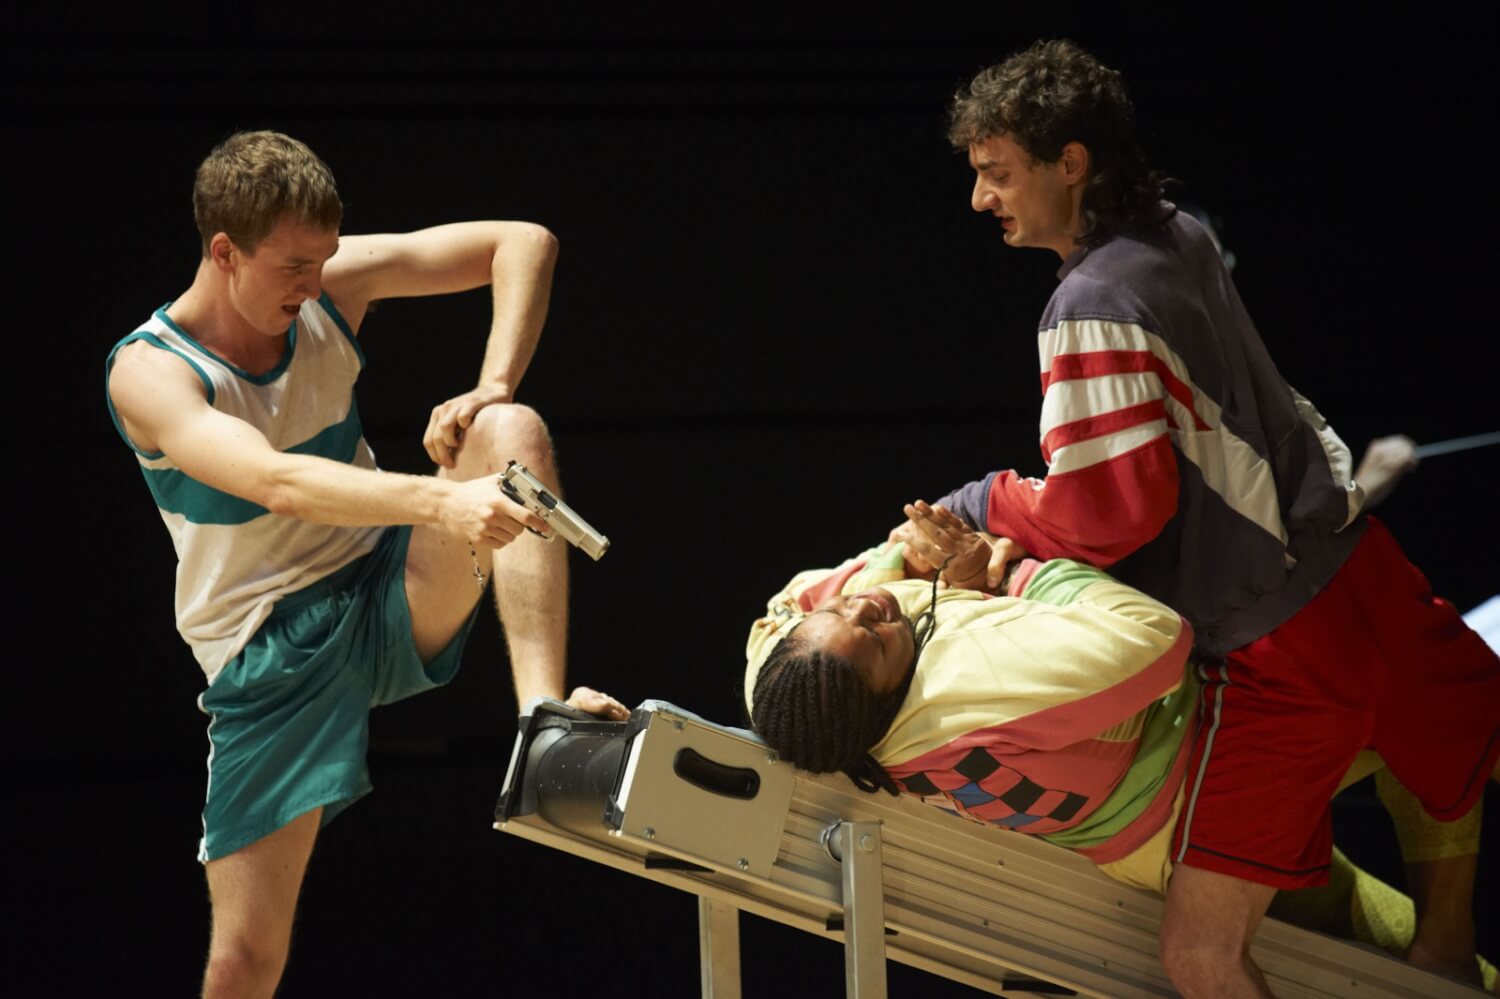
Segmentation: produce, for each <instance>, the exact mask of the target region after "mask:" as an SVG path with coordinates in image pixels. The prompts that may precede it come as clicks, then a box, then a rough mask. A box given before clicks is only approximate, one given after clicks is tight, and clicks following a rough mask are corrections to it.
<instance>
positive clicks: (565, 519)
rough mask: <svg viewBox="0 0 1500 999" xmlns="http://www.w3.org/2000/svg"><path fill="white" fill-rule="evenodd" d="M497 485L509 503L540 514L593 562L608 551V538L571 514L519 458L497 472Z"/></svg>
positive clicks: (570, 510) (574, 514)
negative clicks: (509, 499)
mask: <svg viewBox="0 0 1500 999" xmlns="http://www.w3.org/2000/svg"><path fill="white" fill-rule="evenodd" d="M500 488H501V490H503V491H504V493H505V495H507V496H509V497H510V498H511V500H512V501H513V502H515V503H519V504H521V505H522V506H524V507H525V508H526V509H528V510H530V511H531V512H532V513H534V514H536V515H537V516H538V517H541V518H542V519H543V520H545V521H546V522H547V523H548V525H550V526H551V528H552V530H553V531H554V532H555V533H557V534H561V535H562V536H563V538H564V539H565V540H566V541H567V542H568V544H570V545H572V546H574V547H575V548H578V549H579V550H581V551H582V552H583V553H584V554H585V555H587V556H589V557H590V558H592V559H593V560H594V561H595V562H597V561H599V560H600V559H601V558H603V557H604V553H605V552H607V551H609V539H608V538H606V537H605V536H604V535H602V534H600V533H599V532H598V531H596V530H594V529H593V528H592V527H591V526H589V522H588V521H586V520H584V519H583V518H582V517H580V516H578V514H576V513H574V512H573V508H572V507H570V506H568V504H566V503H564V502H563V501H562V500H560V499H558V498H557V497H556V496H554V495H552V492H551V490H549V489H548V488H547V487H546V485H545V484H544V483H543V482H542V480H541V479H538V478H537V477H536V476H535V475H532V474H531V473H530V472H528V471H527V470H526V466H525V465H523V464H521V463H520V462H519V461H512V462H511V463H510V464H509V465H506V466H505V471H504V472H502V473H501V475H500ZM527 530H530V531H531V532H532V533H533V534H539V533H540V532H539V531H535V530H533V529H532V528H527ZM542 536H543V537H546V535H542ZM548 540H549V541H550V540H551V539H550V538H548Z"/></svg>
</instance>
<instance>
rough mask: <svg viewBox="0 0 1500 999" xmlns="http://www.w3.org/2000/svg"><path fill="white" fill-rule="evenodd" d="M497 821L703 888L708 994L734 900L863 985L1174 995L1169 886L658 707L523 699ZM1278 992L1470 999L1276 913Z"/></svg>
mask: <svg viewBox="0 0 1500 999" xmlns="http://www.w3.org/2000/svg"><path fill="white" fill-rule="evenodd" d="M495 828H497V829H499V830H501V831H503V832H507V833H510V834H512V835H515V836H520V837H522V838H524V839H529V840H533V841H535V842H538V843H542V844H545V845H547V846H551V847H555V848H557V849H559V850H563V851H565V852H567V853H571V854H574V855H576V856H580V857H584V858H586V859H588V860H592V861H596V862H598V863H601V864H606V865H608V866H610V867H613V868H616V869H618V870H623V871H628V872H630V873H632V874H636V875H639V876H640V877H644V878H648V879H650V880H652V881H656V882H659V883H661V884H665V885H670V886H672V887H674V888H680V889H682V890H683V891H687V892H690V893H692V894H694V895H696V896H698V907H699V928H700V954H701V957H702V972H701V974H702V981H703V995H704V996H706V997H708V996H712V997H714V999H726V997H727V999H733V997H738V996H739V995H740V981H739V929H738V926H739V924H738V913H739V912H749V913H752V914H754V915H757V916H762V917H764V918H766V919H771V920H775V921H776V922H779V923H783V924H786V925H788V926H792V927H795V928H797V929H800V930H805V931H807V932H809V933H814V934H817V935H819V936H823V937H825V938H828V939H832V940H838V941H842V942H843V943H844V953H845V962H844V963H845V981H846V983H847V991H848V994H849V995H850V996H859V997H861V999H880V997H883V996H884V995H885V994H886V988H885V961H886V959H887V958H889V959H891V960H896V961H900V962H902V963H904V964H908V965H912V966H914V967H917V968H920V969H922V970H925V971H929V972H931V973H933V974H935V975H940V976H942V977H944V978H948V979H952V980H955V981H959V982H963V983H966V984H968V985H971V986H973V987H974V988H976V989H979V990H982V991H985V992H989V993H993V994H996V995H1068V994H1078V995H1086V996H1106V997H1125V996H1170V995H1175V994H1176V993H1175V991H1174V990H1173V988H1172V986H1171V983H1170V982H1169V981H1168V979H1167V977H1166V974H1165V973H1164V972H1163V970H1162V968H1161V964H1160V962H1159V961H1158V960H1157V956H1156V934H1157V925H1158V922H1159V920H1160V917H1161V907H1162V901H1161V898H1160V897H1159V896H1157V895H1155V894H1152V893H1149V892H1145V891H1141V890H1139V889H1135V888H1131V887H1128V886H1126V885H1122V884H1120V883H1118V882H1115V881H1113V880H1111V879H1109V878H1108V877H1106V876H1105V875H1103V874H1101V873H1099V871H1098V870H1096V869H1095V868H1094V866H1093V865H1092V864H1091V863H1089V862H1088V861H1087V860H1084V859H1083V858H1081V857H1078V856H1076V855H1075V854H1072V853H1070V852H1069V851H1067V850H1064V849H1061V848H1059V847H1055V846H1052V845H1050V844H1047V843H1043V842H1040V841H1038V840H1034V839H1032V838H1030V837H1027V836H1024V835H1020V834H1017V833H1012V832H1008V831H1006V830H1002V829H997V828H990V827H985V826H981V825H979V824H977V823H974V822H971V821H969V820H966V819H962V818H959V817H958V816H956V815H952V814H949V813H947V812H944V811H942V810H941V809H938V808H934V807H932V806H929V805H924V804H922V803H920V802H917V801H914V800H911V799H908V798H905V797H902V798H895V797H892V796H890V795H886V794H879V795H872V794H865V793H863V792H861V791H859V790H858V789H857V788H855V787H854V786H853V785H852V784H850V783H849V782H848V781H847V780H846V779H845V778H844V777H842V776H841V775H828V776H815V775H810V774H807V773H803V772H800V771H797V770H795V769H794V768H792V767H791V766H790V765H788V764H785V763H782V762H780V761H778V760H777V759H776V758H775V756H774V754H772V753H771V751H770V750H769V749H768V748H767V747H766V746H765V744H764V743H762V742H761V741H760V740H759V739H758V738H756V737H755V736H754V735H753V734H751V733H749V732H746V731H744V730H742V729H733V728H726V727H724V726H721V725H716V724H714V723H712V722H709V721H706V720H704V719H702V718H700V717H698V716H696V715H694V714H692V713H691V712H689V711H685V710H683V709H681V708H678V707H675V706H673V705H671V704H668V703H666V702H664V701H647V702H645V703H644V704H643V705H642V706H641V707H639V708H637V709H636V710H635V711H634V712H633V713H632V715H631V717H630V720H629V721H627V722H606V721H601V720H599V719H595V718H591V717H589V716H586V715H582V714H580V713H578V712H575V711H573V710H572V709H570V708H568V707H567V706H566V705H563V704H561V703H560V702H557V701H553V700H551V699H539V700H536V701H533V702H531V703H530V704H528V705H527V706H526V708H525V709H524V712H523V714H522V717H521V725H520V731H519V733H518V735H517V739H516V747H515V751H514V753H513V754H512V757H511V761H510V766H509V769H508V771H507V773H506V777H505V785H504V788H503V790H502V792H501V796H500V801H499V804H498V805H497V806H496V822H495ZM1253 952H1254V956H1255V960H1256V963H1257V964H1258V965H1259V966H1260V968H1261V969H1262V971H1263V972H1264V973H1265V975H1266V978H1267V980H1268V981H1269V982H1270V984H1271V988H1272V989H1273V990H1274V991H1275V993H1276V994H1277V995H1278V996H1360V997H1396V996H1401V997H1411V999H1416V997H1422V999H1428V997H1431V999H1439V997H1446V996H1453V997H1464V996H1474V995H1479V994H1482V993H1478V992H1476V991H1475V990H1472V989H1469V988H1467V987H1466V986H1464V985H1461V984H1459V983H1456V982H1452V981H1449V980H1447V979H1444V978H1440V977H1437V976H1434V975H1430V974H1428V973H1426V972H1423V971H1419V970H1418V969H1416V968H1413V967H1411V966H1410V965H1407V964H1405V963H1404V962H1401V961H1398V960H1395V959H1393V958H1391V957H1389V956H1388V955H1386V954H1385V953H1383V952H1380V951H1376V950H1374V949H1371V948H1367V947H1364V946H1362V945H1359V944H1353V943H1347V942H1344V941H1340V940H1335V939H1332V938H1329V937H1326V936H1323V935H1321V934H1317V933H1311V932H1308V931H1306V930H1301V929H1297V928H1295V927H1292V926H1288V925H1286V924H1283V923H1279V922H1276V921H1274V920H1271V919H1267V920H1266V921H1265V923H1264V924H1263V925H1262V929H1261V930H1260V933H1259V935H1258V936H1257V938H1256V943H1255V946H1254V951H1253Z"/></svg>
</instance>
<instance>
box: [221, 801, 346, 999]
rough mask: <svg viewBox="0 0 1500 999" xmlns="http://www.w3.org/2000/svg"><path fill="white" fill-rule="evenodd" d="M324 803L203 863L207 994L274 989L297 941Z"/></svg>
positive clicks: (242, 996) (243, 996)
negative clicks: (300, 902)
mask: <svg viewBox="0 0 1500 999" xmlns="http://www.w3.org/2000/svg"><path fill="white" fill-rule="evenodd" d="M322 816H323V809H321V808H315V809H313V810H312V811H310V812H307V813H306V814H304V815H299V816H298V817H297V818H295V819H293V820H292V821H290V822H288V823H287V824H286V825H284V826H282V827H281V828H280V829H278V830H276V831H275V832H273V833H271V834H270V835H269V836H265V837H263V838H261V839H258V840H256V841H255V842H254V843H251V844H250V845H249V846H246V847H243V848H241V849H239V850H236V851H235V852H234V853H231V854H230V855H229V856H227V857H220V858H219V859H218V860H210V861H209V862H208V863H207V864H205V865H204V873H205V874H206V876H207V877H208V894H209V901H210V904H211V905H212V907H213V930H212V935H211V937H210V940H209V948H208V967H207V968H206V969H205V970H204V972H203V995H204V997H205V999H248V997H261V996H270V995H271V994H272V993H274V992H275V991H276V985H277V983H278V982H280V981H281V972H282V969H284V968H285V967H286V956H287V952H288V950H289V949H290V947H291V942H292V917H293V916H294V915H295V914H296V911H297V896H298V894H299V893H300V892H301V890H302V876H303V874H304V873H306V871H307V860H308V857H310V856H311V855H312V847H313V840H314V839H316V838H317V835H318V826H319V823H320V821H321V819H322Z"/></svg>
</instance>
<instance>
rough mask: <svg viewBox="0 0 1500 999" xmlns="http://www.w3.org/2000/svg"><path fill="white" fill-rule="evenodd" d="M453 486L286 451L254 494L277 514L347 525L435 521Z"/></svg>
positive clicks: (431, 479) (438, 481)
mask: <svg viewBox="0 0 1500 999" xmlns="http://www.w3.org/2000/svg"><path fill="white" fill-rule="evenodd" d="M452 491H453V487H452V484H451V483H449V482H446V481H444V480H442V479H438V478H433V477H431V476H424V475H402V474H399V473H395V472H380V471H375V470H372V469H366V468H358V467H356V466H354V465H346V464H344V463H342V462H337V461H330V460H328V459H325V458H315V457H310V456H307V455H291V454H288V455H281V456H280V458H279V460H277V461H276V462H275V463H274V464H273V465H272V466H271V467H270V468H268V469H267V470H266V473H265V475H264V476H263V482H262V484H261V486H260V488H259V489H258V490H257V492H258V493H259V495H257V496H256V497H253V498H255V499H256V500H257V501H259V502H260V503H261V504H262V505H263V506H265V507H266V509H268V510H270V511H271V512H273V513H279V514H284V515H286V516H289V517H296V518H297V519H299V520H308V521H312V522H314V523H319V524H339V525H343V526H346V527H361V526H369V525H388V524H432V523H437V522H439V521H440V520H441V519H442V516H441V511H442V504H443V501H444V500H445V499H447V498H448V497H449V495H450V494H451V493H452Z"/></svg>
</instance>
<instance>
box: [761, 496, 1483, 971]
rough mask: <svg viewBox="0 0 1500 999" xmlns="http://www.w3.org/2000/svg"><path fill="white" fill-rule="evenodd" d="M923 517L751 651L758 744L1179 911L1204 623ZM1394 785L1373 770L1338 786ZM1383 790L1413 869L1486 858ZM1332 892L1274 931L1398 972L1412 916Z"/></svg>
mask: <svg viewBox="0 0 1500 999" xmlns="http://www.w3.org/2000/svg"><path fill="white" fill-rule="evenodd" d="M906 509H907V514H908V516H909V517H910V518H911V524H912V525H913V526H914V527H916V528H919V530H915V531H907V532H905V534H904V536H905V537H906V538H907V540H906V541H895V542H888V543H886V544H883V545H880V546H877V547H875V548H872V549H870V550H868V551H866V552H864V553H863V554H861V555H859V556H856V557H855V558H852V559H850V560H848V561H846V562H844V563H843V564H842V565H841V566H839V567H837V568H835V569H820V570H808V571H804V572H801V573H798V574H797V575H796V576H795V577H793V579H792V580H791V581H790V582H789V583H788V584H787V585H786V586H785V587H784V588H783V589H782V590H781V591H780V592H779V593H777V594H776V595H775V596H774V597H772V598H771V600H770V601H769V602H768V604H767V608H766V613H765V615H764V616H762V617H761V618H760V619H758V620H757V621H756V622H755V623H754V625H753V626H752V628H751V631H750V636H749V639H748V641H747V644H746V657H747V667H746V672H745V685H744V695H745V703H746V708H747V711H748V714H749V719H750V724H751V726H752V727H753V728H754V730H755V731H756V733H757V734H759V735H760V736H761V738H763V739H764V740H765V741H766V742H767V744H769V745H770V746H771V747H772V748H773V749H774V750H775V751H776V752H777V753H778V754H779V755H780V756H781V757H782V758H783V759H786V760H788V761H789V762H791V763H793V764H794V765H796V766H798V767H800V768H802V769H804V770H809V771H812V772H815V773H831V772H835V771H841V772H843V773H845V774H847V775H848V776H849V778H850V779H851V780H853V781H854V782H855V784H857V785H858V786H860V787H861V788H862V789H864V790H866V791H878V790H882V789H883V790H885V791H887V792H890V793H892V794H907V795H911V796H914V797H917V798H920V799H922V800H923V801H925V802H928V803H930V804H933V805H936V806H938V807H940V808H944V809H946V810H948V811H951V812H954V813H956V814H958V815H961V816H964V817H965V818H968V819H971V820H975V821H978V822H983V823H986V824H989V825H994V826H999V827H1002V828H1005V829H1010V830H1014V831H1017V832H1023V833H1027V834H1030V835H1036V836H1039V837H1041V838H1042V839H1044V840H1046V841H1048V842H1050V843H1054V844H1056V845H1059V846H1063V847H1067V848H1069V849H1072V850H1074V851H1076V852H1078V853H1081V854H1083V855H1084V856H1086V857H1088V858H1089V859H1091V860H1092V861H1094V863H1095V864H1096V865H1098V866H1099V868H1100V869H1101V870H1102V871H1104V872H1105V873H1106V874H1109V875H1110V876H1112V877H1114V878H1116V879H1118V880H1120V881H1123V882H1125V883H1127V884H1131V885H1135V886H1138V887H1144V888H1147V889H1150V890H1154V891H1158V892H1164V891H1165V890H1166V885H1167V881H1168V879H1169V878H1170V876H1171V869H1172V865H1171V862H1170V859H1169V852H1170V845H1171V837H1172V831H1173V829H1174V827H1175V825H1176V821H1177V818H1178V811H1179V808H1180V804H1181V800H1182V789H1183V785H1184V778H1185V773H1184V771H1185V769H1186V759H1187V755H1188V753H1187V747H1189V746H1191V744H1192V740H1191V738H1189V737H1190V736H1191V734H1192V732H1193V729H1194V726H1195V725H1196V724H1197V714H1198V704H1197V694H1198V682H1197V678H1196V675H1195V672H1194V669H1193V662H1192V654H1191V653H1192V630H1191V628H1190V627H1189V625H1188V624H1187V622H1186V621H1184V620H1183V619H1182V618H1181V617H1180V616H1179V615H1178V614H1177V613H1175V612H1174V611H1173V610H1171V609H1170V608H1169V607H1167V606H1166V605H1164V604H1162V603H1160V602H1158V601H1156V600H1153V599H1151V598H1150V597H1147V596H1146V595H1145V594H1143V593H1141V592H1140V591H1138V590H1135V589H1132V588H1130V587H1128V586H1126V585H1124V584H1123V583H1120V582H1119V581H1117V580H1115V579H1113V578H1112V577H1110V576H1109V575H1108V574H1107V573H1105V572H1103V571H1102V570H1099V569H1096V568H1093V567H1090V566H1087V565H1083V564H1081V563H1078V562H1073V561H1069V560H1066V559H1054V560H1051V561H1047V562H1038V561H1035V560H1030V559H1023V560H1020V561H1017V562H1013V563H1009V564H1008V565H1007V564H1006V560H1005V555H1006V554H1007V553H1006V552H1005V551H1004V550H1003V549H1004V542H1003V541H1001V540H998V539H995V538H992V537H990V536H988V535H985V534H982V533H979V532H975V531H973V530H972V529H970V528H969V527H967V526H966V525H965V524H964V523H963V522H962V521H960V520H959V519H958V518H957V517H955V516H953V515H952V514H951V513H949V512H948V511H946V510H944V509H942V508H941V507H929V506H927V505H926V504H923V503H920V502H919V503H918V504H915V505H913V506H908V507H907V508H906ZM937 564H941V565H942V568H941V570H940V571H938V572H932V571H930V570H928V571H923V570H922V569H919V568H917V567H919V566H921V567H925V566H928V565H937ZM1380 768H1381V764H1380V762H1379V759H1378V757H1377V756H1375V755H1374V754H1373V753H1365V754H1361V757H1360V759H1359V760H1357V761H1356V763H1355V766H1354V767H1353V768H1352V769H1351V770H1350V772H1349V774H1348V775H1346V778H1345V780H1344V781H1343V782H1342V784H1341V785H1340V787H1342V786H1347V785H1348V784H1349V783H1352V782H1353V780H1355V779H1358V778H1360V777H1363V776H1366V775H1368V774H1369V773H1370V772H1372V771H1373V770H1378V769H1380ZM1380 790H1381V796H1382V798H1383V799H1385V800H1386V801H1387V803H1388V807H1391V810H1392V813H1393V816H1394V817H1395V818H1396V820H1397V824H1398V832H1399V833H1400V836H1401V840H1402V844H1403V850H1404V851H1406V852H1407V859H1408V860H1411V859H1413V856H1412V854H1413V853H1417V852H1422V853H1423V855H1424V856H1431V855H1434V854H1433V853H1432V851H1434V850H1436V851H1439V852H1443V851H1446V852H1447V855H1455V853H1454V851H1457V852H1459V853H1464V852H1469V853H1472V852H1477V850H1478V838H1479V825H1478V815H1477V813H1476V814H1475V815H1474V816H1473V819H1472V821H1467V822H1464V821H1461V822H1457V823H1437V822H1434V821H1433V820H1431V819H1429V818H1427V816H1426V815H1425V814H1424V813H1423V812H1422V810H1421V808H1420V806H1417V807H1415V808H1411V807H1403V806H1404V805H1406V804H1412V802H1406V801H1405V799H1404V798H1403V791H1402V789H1401V788H1400V785H1399V784H1397V783H1395V782H1394V781H1392V780H1389V779H1388V777H1387V778H1384V779H1382V781H1381V785H1380ZM1423 851H1425V852H1423ZM1330 877H1331V881H1332V886H1331V887H1330V888H1328V889H1322V888H1309V889H1303V890H1300V891H1295V892H1284V893H1283V897H1282V899H1281V900H1279V902H1278V904H1277V906H1276V908H1274V909H1273V914H1275V915H1277V916H1278V917H1280V918H1283V919H1286V920H1288V921H1290V922H1294V923H1298V924H1299V925H1305V926H1308V927H1309V928H1313V929H1320V930H1324V931H1328V932H1334V933H1339V934H1340V935H1344V936H1349V937H1353V938H1355V939H1362V940H1364V941H1365V942H1367V943H1372V944H1375V945H1377V946H1382V947H1385V948H1386V949H1388V950H1391V951H1392V952H1394V953H1397V954H1399V953H1401V951H1402V949H1403V948H1404V946H1405V945H1406V944H1409V942H1410V939H1411V936H1410V934H1411V930H1412V928H1413V927H1414V925H1415V920H1414V917H1413V916H1412V914H1411V903H1410V900H1408V899H1405V898H1404V896H1401V895H1400V894H1399V893H1397V892H1395V890H1394V889H1391V888H1389V887H1388V886H1386V885H1383V884H1381V883H1380V882H1378V881H1376V880H1375V879H1373V878H1371V877H1370V876H1369V875H1367V874H1365V872H1363V871H1360V870H1359V869H1358V868H1356V867H1354V866H1353V865H1352V864H1351V863H1349V862H1348V860H1347V858H1345V857H1343V855H1342V854H1335V859H1334V864H1333V866H1332V868H1331V871H1330ZM1403 906H1404V908H1403ZM1403 932H1404V934H1405V939H1404V941H1403V939H1402V935H1403ZM1486 974H1487V979H1486V980H1487V981H1490V982H1492V981H1493V975H1494V969H1493V968H1489V969H1488V970H1487V972H1486Z"/></svg>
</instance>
